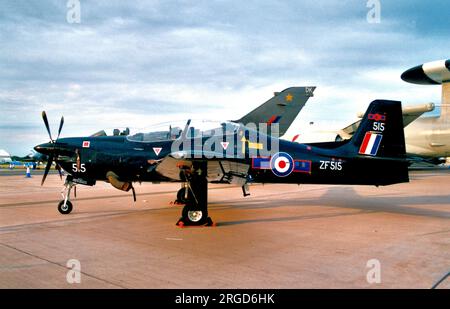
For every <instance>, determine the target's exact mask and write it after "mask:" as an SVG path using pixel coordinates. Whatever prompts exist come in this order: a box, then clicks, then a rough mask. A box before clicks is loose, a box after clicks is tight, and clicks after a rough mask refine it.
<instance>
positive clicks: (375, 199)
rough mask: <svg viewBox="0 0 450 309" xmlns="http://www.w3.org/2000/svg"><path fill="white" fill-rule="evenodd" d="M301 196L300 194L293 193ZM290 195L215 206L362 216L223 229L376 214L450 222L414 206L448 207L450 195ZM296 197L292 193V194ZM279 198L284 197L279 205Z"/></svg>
mask: <svg viewBox="0 0 450 309" xmlns="http://www.w3.org/2000/svg"><path fill="white" fill-rule="evenodd" d="M293 193H295V195H296V196H298V192H293ZM288 194H290V193H288V192H283V193H280V194H274V195H270V196H265V197H261V198H253V200H251V201H250V200H248V201H245V202H244V203H243V202H242V200H234V201H233V200H231V201H227V202H226V204H225V203H222V202H211V203H210V205H211V206H213V207H214V208H215V209H228V208H235V209H263V208H279V207H286V206H290V207H292V206H298V207H302V206H322V207H335V208H345V209H354V210H360V211H358V212H350V213H349V212H340V213H335V212H334V213H329V214H327V213H322V214H314V215H304V216H286V217H280V218H267V219H254V220H252V219H249V220H238V221H229V222H220V225H222V226H223V225H235V224H245V223H259V222H276V221H296V220H307V219H317V218H330V217H339V216H350V215H360V214H368V213H375V212H385V213H395V214H402V215H413V216H426V217H435V218H450V211H440V210H434V209H426V208H417V207H412V206H411V205H441V204H448V203H449V202H448V201H449V200H450V195H448V194H447V195H424V196H414V197H410V196H376V195H373V196H360V195H359V194H358V193H357V192H356V191H355V190H354V188H348V187H339V188H336V187H334V188H329V189H328V190H327V191H326V192H325V193H324V194H323V195H321V196H320V197H314V198H301V199H298V198H297V197H295V199H294V198H293V199H289V198H285V197H286V195H288ZM291 194H292V193H291ZM277 197H283V199H280V200H278V201H277Z"/></svg>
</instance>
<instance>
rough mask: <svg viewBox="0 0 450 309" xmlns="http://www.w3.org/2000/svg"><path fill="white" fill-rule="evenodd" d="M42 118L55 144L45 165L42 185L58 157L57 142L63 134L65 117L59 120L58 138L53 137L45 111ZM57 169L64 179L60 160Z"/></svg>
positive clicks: (60, 176) (52, 142) (51, 141)
mask: <svg viewBox="0 0 450 309" xmlns="http://www.w3.org/2000/svg"><path fill="white" fill-rule="evenodd" d="M42 120H44V124H45V128H46V129H47V133H48V136H49V137H50V143H51V144H53V151H52V153H50V154H49V156H48V161H47V165H46V166H45V171H44V176H43V177H42V181H41V186H42V185H43V184H44V182H45V179H46V178H47V175H48V172H49V171H50V168H51V167H52V164H53V161H55V159H56V158H57V157H58V154H57V153H56V147H55V146H56V142H57V141H58V139H59V135H60V134H61V130H62V127H63V125H64V117H61V121H60V122H59V129H58V135H57V137H56V140H54V139H53V138H52V133H51V131H50V126H49V124H48V118H47V114H46V112H45V111H42ZM55 163H56V169H57V170H58V173H59V178H61V179H62V172H61V166H59V164H58V162H56V161H55Z"/></svg>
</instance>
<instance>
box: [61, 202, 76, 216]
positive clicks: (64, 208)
mask: <svg viewBox="0 0 450 309" xmlns="http://www.w3.org/2000/svg"><path fill="white" fill-rule="evenodd" d="M72 208H73V207H72V203H71V202H70V201H67V202H66V205H64V200H62V201H61V202H59V204H58V211H59V212H60V213H62V214H63V215H67V214H70V212H71V211H72Z"/></svg>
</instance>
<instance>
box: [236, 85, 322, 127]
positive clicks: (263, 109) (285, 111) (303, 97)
mask: <svg viewBox="0 0 450 309" xmlns="http://www.w3.org/2000/svg"><path fill="white" fill-rule="evenodd" d="M315 89H316V87H290V88H287V89H284V90H283V91H281V92H275V93H274V96H273V97H272V98H271V99H270V100H268V101H266V102H265V103H264V104H262V105H260V106H258V107H257V108H256V109H254V110H252V111H251V112H250V113H248V114H247V115H245V116H243V117H241V118H240V119H237V120H233V122H236V123H243V124H248V123H255V124H259V123H266V124H267V125H272V124H276V123H277V124H278V128H279V132H278V135H279V136H283V135H284V134H285V133H286V131H287V130H288V129H289V127H290V126H291V124H292V122H293V121H294V120H295V118H296V117H297V115H298V113H300V111H301V110H302V108H303V107H304V106H305V104H306V102H307V101H308V99H309V98H310V97H312V96H313V95H314V90H315ZM269 128H270V127H269ZM268 133H269V134H270V132H268Z"/></svg>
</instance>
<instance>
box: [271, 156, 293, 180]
mask: <svg viewBox="0 0 450 309" xmlns="http://www.w3.org/2000/svg"><path fill="white" fill-rule="evenodd" d="M270 169H271V170H272V172H273V173H274V174H275V176H278V177H286V176H287V175H289V174H290V173H292V171H293V170H294V160H293V159H292V157H291V156H290V155H289V154H288V153H286V152H277V153H276V154H275V155H273V156H272V158H271V159H270Z"/></svg>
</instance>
